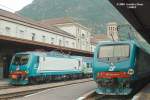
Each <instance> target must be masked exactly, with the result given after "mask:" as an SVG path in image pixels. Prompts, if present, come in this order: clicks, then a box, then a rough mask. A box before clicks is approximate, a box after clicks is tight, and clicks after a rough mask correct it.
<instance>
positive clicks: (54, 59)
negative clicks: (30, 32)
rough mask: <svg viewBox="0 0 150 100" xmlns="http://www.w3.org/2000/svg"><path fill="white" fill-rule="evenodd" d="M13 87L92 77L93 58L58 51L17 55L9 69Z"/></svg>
mask: <svg viewBox="0 0 150 100" xmlns="http://www.w3.org/2000/svg"><path fill="white" fill-rule="evenodd" d="M9 73H10V74H9V77H10V78H9V79H10V83H11V84H12V85H27V84H37V83H43V82H51V81H56V80H57V81H58V80H68V79H78V78H84V77H91V75H92V58H91V57H82V56H71V55H67V54H63V53H60V52H56V51H51V52H37V51H30V52H20V53H16V54H15V55H14V56H13V58H12V61H11V64H10V67H9Z"/></svg>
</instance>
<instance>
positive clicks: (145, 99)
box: [132, 84, 150, 100]
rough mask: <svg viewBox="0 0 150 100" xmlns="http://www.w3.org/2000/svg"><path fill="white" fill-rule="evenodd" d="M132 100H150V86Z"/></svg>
mask: <svg viewBox="0 0 150 100" xmlns="http://www.w3.org/2000/svg"><path fill="white" fill-rule="evenodd" d="M132 100H150V84H148V85H146V86H145V87H144V88H143V89H142V90H141V91H140V92H138V93H137V94H136V95H134V96H133V98H132Z"/></svg>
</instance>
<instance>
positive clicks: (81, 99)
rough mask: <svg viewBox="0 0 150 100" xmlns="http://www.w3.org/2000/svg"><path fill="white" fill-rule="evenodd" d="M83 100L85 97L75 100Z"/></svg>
mask: <svg viewBox="0 0 150 100" xmlns="http://www.w3.org/2000/svg"><path fill="white" fill-rule="evenodd" d="M84 99H85V97H79V98H78V99H76V100H84Z"/></svg>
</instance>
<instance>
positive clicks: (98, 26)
mask: <svg viewBox="0 0 150 100" xmlns="http://www.w3.org/2000/svg"><path fill="white" fill-rule="evenodd" d="M17 13H19V14H21V15H23V16H25V17H28V18H31V19H34V20H43V19H49V18H59V17H72V18H74V19H75V20H77V21H79V22H80V23H81V24H83V25H85V26H87V27H90V28H92V29H93V30H94V31H95V32H96V33H105V32H106V23H108V22H112V21H116V22H117V23H119V24H122V23H126V20H125V19H124V18H123V17H122V16H121V15H120V14H119V13H118V11H117V10H116V9H115V8H114V7H113V6H112V5H111V4H110V3H109V2H108V1H107V0H34V1H33V2H32V4H30V5H28V6H26V7H24V8H23V9H22V10H20V11H18V12H17Z"/></svg>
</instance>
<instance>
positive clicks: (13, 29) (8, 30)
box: [0, 20, 76, 48]
mask: <svg viewBox="0 0 150 100" xmlns="http://www.w3.org/2000/svg"><path fill="white" fill-rule="evenodd" d="M0 34H1V35H5V36H12V37H17V38H21V39H27V40H33V41H38V42H43V43H49V44H54V45H60V46H65V47H70V48H76V43H75V39H73V38H74V37H72V38H69V37H66V36H63V35H59V34H55V33H52V32H47V31H43V30H39V29H36V28H32V27H28V26H25V25H21V24H18V23H13V22H9V21H5V20H0ZM66 41H69V43H66Z"/></svg>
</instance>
